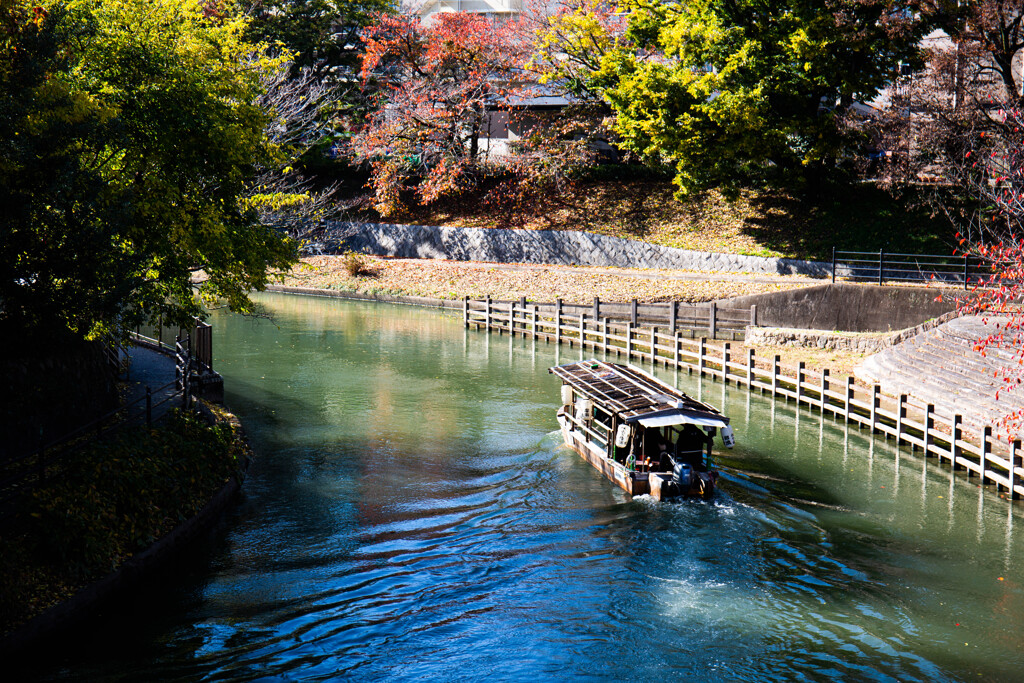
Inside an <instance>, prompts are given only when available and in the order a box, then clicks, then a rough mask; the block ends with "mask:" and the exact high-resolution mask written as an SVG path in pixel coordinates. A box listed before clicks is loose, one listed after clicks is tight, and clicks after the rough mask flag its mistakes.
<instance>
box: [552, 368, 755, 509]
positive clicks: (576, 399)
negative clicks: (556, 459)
mask: <svg viewBox="0 0 1024 683" xmlns="http://www.w3.org/2000/svg"><path fill="white" fill-rule="evenodd" d="M549 372H551V373H553V374H555V375H557V376H558V377H559V378H560V379H561V380H562V406H561V407H560V408H559V409H558V424H559V425H560V426H561V428H562V437H563V438H564V439H565V444H566V445H567V446H569V447H570V448H572V449H573V450H574V451H576V452H577V453H579V454H580V456H582V457H583V459H584V460H586V461H587V462H589V463H590V464H591V465H593V466H594V467H595V468H596V469H597V470H598V471H600V472H601V473H602V474H604V476H605V477H607V478H608V479H609V480H610V481H612V482H614V483H615V484H617V485H618V486H619V487H621V488H622V489H623V490H625V491H626V492H627V493H629V494H631V495H634V496H639V495H642V494H645V493H649V494H651V495H652V496H653V497H654V498H656V499H657V500H661V499H663V498H668V497H671V496H710V495H711V494H712V493H714V490H715V483H716V481H717V480H718V472H716V471H715V470H714V468H713V467H712V462H711V455H712V452H711V447H712V442H713V438H714V436H715V435H716V433H720V434H721V436H722V441H723V442H724V444H725V445H726V446H727V447H729V448H732V446H733V444H734V443H735V441H734V439H733V434H732V428H731V427H730V426H729V418H727V417H725V416H724V415H722V414H721V413H720V412H719V411H718V410H717V409H716V408H714V407H712V406H710V405H708V404H707V403H703V402H701V401H698V400H696V399H694V398H692V397H690V396H687V395H686V394H684V393H683V392H681V391H679V390H678V389H676V388H675V387H672V386H670V385H668V384H665V383H664V382H662V381H661V380H659V379H657V378H655V377H652V376H651V375H649V374H647V373H646V372H644V371H643V370H640V369H639V368H636V367H633V366H632V365H618V364H616V363H605V362H602V361H597V360H588V361H580V362H578V363H569V364H567V365H559V366H557V367H553V368H550V369H549Z"/></svg>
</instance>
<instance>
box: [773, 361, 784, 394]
mask: <svg viewBox="0 0 1024 683" xmlns="http://www.w3.org/2000/svg"><path fill="white" fill-rule="evenodd" d="M781 362H782V356H780V355H778V354H775V360H773V361H772V396H778V395H779V394H778V392H779V372H780V370H781V368H780V367H779V365H780V363H781Z"/></svg>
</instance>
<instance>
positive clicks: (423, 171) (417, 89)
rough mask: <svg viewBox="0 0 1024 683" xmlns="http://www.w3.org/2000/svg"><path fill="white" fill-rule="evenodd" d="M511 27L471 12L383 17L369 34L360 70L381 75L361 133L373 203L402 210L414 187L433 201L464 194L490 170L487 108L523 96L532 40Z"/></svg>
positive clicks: (359, 146)
mask: <svg viewBox="0 0 1024 683" xmlns="http://www.w3.org/2000/svg"><path fill="white" fill-rule="evenodd" d="M513 35H514V34H513V32H512V30H511V29H510V25H509V24H504V25H499V24H495V23H492V22H491V21H490V20H488V19H487V18H485V17H482V16H480V15H477V14H470V13H464V12H453V13H442V14H438V15H435V16H434V17H432V18H431V21H430V22H429V23H424V22H422V21H421V20H420V19H419V18H418V17H417V16H415V15H412V14H405V15H401V16H387V15H382V16H380V17H379V18H378V23H377V24H375V25H373V26H371V27H370V28H369V29H368V30H367V32H366V34H365V40H366V55H365V57H364V58H363V64H362V70H361V72H360V73H361V76H362V79H363V82H364V83H369V82H370V81H371V79H375V80H376V81H377V83H378V85H379V88H380V89H379V91H378V92H377V94H376V96H375V111H374V112H373V113H372V114H371V115H370V117H369V119H368V121H367V123H366V125H365V127H364V128H363V129H362V130H361V131H359V133H358V134H357V135H356V136H355V137H354V138H353V151H354V153H355V156H356V158H357V159H358V160H359V161H361V162H364V163H367V164H369V165H370V168H371V179H370V185H371V186H372V188H373V191H374V205H375V208H376V209H377V210H378V211H379V212H380V213H381V214H382V215H384V216H387V215H390V214H392V213H394V212H395V211H397V210H398V207H399V206H400V205H401V197H400V195H401V192H402V190H403V189H404V188H407V187H412V186H413V184H415V193H416V195H417V196H418V198H419V200H420V201H421V202H422V203H424V204H428V203H430V202H432V201H434V200H436V199H437V198H438V197H441V196H444V195H453V194H458V193H460V192H462V191H464V190H465V189H467V188H468V187H470V186H472V185H474V184H475V182H476V181H477V180H478V179H479V178H480V176H481V174H482V173H483V172H484V171H485V166H484V162H485V161H486V157H487V151H488V149H487V147H486V146H481V144H480V139H481V137H484V136H486V134H487V125H488V111H489V110H491V109H493V108H495V107H503V106H505V105H506V104H507V103H508V102H509V101H510V100H511V99H512V98H514V97H515V96H516V93H517V92H519V90H518V88H519V86H520V85H521V83H520V82H519V81H520V80H521V78H522V73H521V65H522V64H523V63H524V62H525V52H524V46H523V45H522V44H520V43H518V42H517V41H515V40H513V39H512V36H513Z"/></svg>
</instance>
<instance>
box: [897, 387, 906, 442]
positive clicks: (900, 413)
mask: <svg viewBox="0 0 1024 683" xmlns="http://www.w3.org/2000/svg"><path fill="white" fill-rule="evenodd" d="M906 419H907V395H906V394H900V407H899V410H897V411H896V445H897V446H899V445H900V441H901V440H902V439H903V421H904V420H906Z"/></svg>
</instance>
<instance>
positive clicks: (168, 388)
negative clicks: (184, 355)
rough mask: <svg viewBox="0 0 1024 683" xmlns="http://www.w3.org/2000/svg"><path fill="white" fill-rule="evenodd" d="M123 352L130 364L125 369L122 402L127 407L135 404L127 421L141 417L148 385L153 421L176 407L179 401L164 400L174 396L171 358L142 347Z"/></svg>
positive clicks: (143, 414)
mask: <svg viewBox="0 0 1024 683" xmlns="http://www.w3.org/2000/svg"><path fill="white" fill-rule="evenodd" d="M126 351H127V353H128V356H129V358H130V359H131V365H129V367H128V373H127V384H128V393H127V394H126V395H125V399H124V400H125V403H126V404H128V403H131V404H134V402H136V401H138V403H137V404H134V405H133V408H132V411H131V413H130V419H134V418H135V417H143V418H144V416H145V414H146V401H145V397H146V387H147V386H148V387H150V388H151V389H152V391H153V396H152V402H153V406H154V408H153V419H154V420H156V419H158V418H159V417H160V416H162V415H163V414H164V413H166V412H167V410H168V409H170V408H172V407H174V406H175V405H178V402H175V401H166V399H168V398H170V397H171V396H172V395H173V394H174V393H175V387H174V384H173V382H174V358H173V357H171V356H168V355H167V354H164V353H160V352H159V351H155V350H153V349H150V348H146V347H144V346H132V347H129V348H128V349H126ZM165 401H166V402H165ZM158 404H159V405H158Z"/></svg>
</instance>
